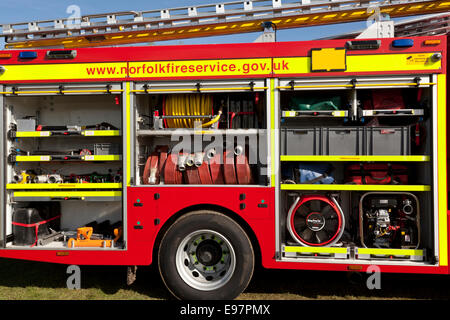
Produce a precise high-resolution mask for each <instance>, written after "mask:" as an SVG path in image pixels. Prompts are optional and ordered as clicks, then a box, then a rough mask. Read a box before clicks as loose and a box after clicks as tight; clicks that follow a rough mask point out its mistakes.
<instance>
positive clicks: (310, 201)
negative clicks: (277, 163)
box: [286, 195, 345, 247]
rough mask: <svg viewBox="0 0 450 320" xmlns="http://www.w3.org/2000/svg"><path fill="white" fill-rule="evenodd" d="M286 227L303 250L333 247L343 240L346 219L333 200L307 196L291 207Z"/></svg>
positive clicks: (296, 201)
mask: <svg viewBox="0 0 450 320" xmlns="http://www.w3.org/2000/svg"><path fill="white" fill-rule="evenodd" d="M286 225H287V228H288V230H289V233H290V234H291V236H292V238H293V239H294V240H295V241H297V242H298V243H299V244H301V245H303V246H313V247H319V246H331V245H334V244H336V242H338V241H339V239H340V238H341V236H342V234H343V232H344V228H345V218H344V214H343V212H342V209H341V207H340V206H339V204H338V202H337V201H336V199H335V198H334V197H327V196H322V195H304V196H301V197H297V198H296V200H295V201H294V203H293V204H292V206H291V208H290V209H289V212H288V217H287V221H286Z"/></svg>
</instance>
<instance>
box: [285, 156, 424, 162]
mask: <svg viewBox="0 0 450 320" xmlns="http://www.w3.org/2000/svg"><path fill="white" fill-rule="evenodd" d="M430 159H431V157H430V156H287V155H285V156H280V160H281V161H328V162H329V161H348V162H351V161H387V162H400V161H401V162H429V161H430Z"/></svg>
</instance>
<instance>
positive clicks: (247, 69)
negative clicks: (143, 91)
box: [129, 58, 272, 78]
mask: <svg viewBox="0 0 450 320" xmlns="http://www.w3.org/2000/svg"><path fill="white" fill-rule="evenodd" d="M271 72H272V59H266V58H263V59H228V60H227V59H223V60H190V61H153V62H151V61H149V62H130V64H129V75H130V78H142V77H144V78H173V77H198V76H206V77H208V76H235V75H270V74H271Z"/></svg>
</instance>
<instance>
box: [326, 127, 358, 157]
mask: <svg viewBox="0 0 450 320" xmlns="http://www.w3.org/2000/svg"><path fill="white" fill-rule="evenodd" d="M362 137H363V128H361V127H339V128H336V127H325V128H322V139H323V143H322V145H323V150H322V153H323V154H324V155H327V156H335V155H345V156H346V155H362V154H363V152H364V151H363V150H364V148H363V139H362Z"/></svg>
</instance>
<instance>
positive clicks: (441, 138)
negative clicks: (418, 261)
mask: <svg viewBox="0 0 450 320" xmlns="http://www.w3.org/2000/svg"><path fill="white" fill-rule="evenodd" d="M446 88H447V87H446V75H438V86H437V90H438V93H437V94H438V97H437V99H438V101H437V102H438V117H437V118H438V125H437V130H438V137H437V141H438V150H439V151H438V155H437V157H438V175H439V176H438V210H439V264H440V265H441V266H447V265H448V247H447V246H448V238H447V237H448V228H447V212H448V211H447V178H448V177H447V154H446V153H445V150H446V148H447V141H446V139H447V138H446V136H447V127H446V126H447V124H446V121H447V120H446V119H447V116H446V108H447V106H446Z"/></svg>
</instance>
